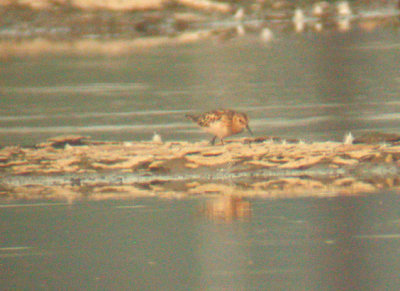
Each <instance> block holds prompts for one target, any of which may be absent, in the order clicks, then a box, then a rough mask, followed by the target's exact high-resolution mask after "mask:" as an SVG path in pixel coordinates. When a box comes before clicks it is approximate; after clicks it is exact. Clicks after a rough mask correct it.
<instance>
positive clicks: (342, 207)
mask: <svg viewBox="0 0 400 291" xmlns="http://www.w3.org/2000/svg"><path fill="white" fill-rule="evenodd" d="M212 200H213V198H208V199H203V198H202V199H200V198H196V199H185V200H163V199H157V198H148V199H136V200H132V201H101V202H78V203H76V204H72V205H68V204H63V203H60V202H53V201H31V202H29V204H27V203H25V204H24V203H23V204H20V203H17V204H15V203H13V204H10V203H5V202H4V201H3V202H2V203H1V204H0V208H1V211H0V229H1V232H2V233H1V237H0V284H1V286H2V287H1V289H2V290H28V289H29V290H39V289H40V290H56V289H57V290H60V289H61V290H398V286H399V284H400V277H399V276H398V274H399V272H400V248H399V239H400V210H399V209H400V200H399V198H398V196H397V195H383V194H382V195H379V196H369V197H368V198H367V197H365V198H335V199H297V200H296V199H294V200H256V199H253V200H248V201H247V202H248V203H249V205H250V206H249V207H250V209H251V215H250V216H247V217H245V218H238V219H232V220H226V219H223V217H220V218H218V219H217V218H216V219H212V218H211V217H210V216H208V217H206V216H205V215H204V212H203V211H202V209H203V208H204V205H205V203H210V201H211V202H212Z"/></svg>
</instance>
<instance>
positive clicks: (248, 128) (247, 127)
mask: <svg viewBox="0 0 400 291" xmlns="http://www.w3.org/2000/svg"><path fill="white" fill-rule="evenodd" d="M246 129H247V130H248V131H249V132H250V134H251V135H252V136H254V134H253V132H252V131H251V129H250V127H249V126H248V125H246Z"/></svg>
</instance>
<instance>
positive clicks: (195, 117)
mask: <svg viewBox="0 0 400 291" xmlns="http://www.w3.org/2000/svg"><path fill="white" fill-rule="evenodd" d="M185 117H186V118H189V119H190V120H192V121H194V122H196V121H197V119H199V116H198V115H193V114H185Z"/></svg>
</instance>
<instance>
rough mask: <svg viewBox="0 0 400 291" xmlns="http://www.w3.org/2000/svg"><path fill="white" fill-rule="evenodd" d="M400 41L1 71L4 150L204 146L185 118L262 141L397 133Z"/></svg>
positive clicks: (235, 47) (181, 52)
mask: <svg viewBox="0 0 400 291" xmlns="http://www.w3.org/2000/svg"><path fill="white" fill-rule="evenodd" d="M399 42H400V33H399V31H397V30H396V29H395V28H394V29H388V28H386V29H377V30H375V31H372V32H365V31H361V30H359V29H357V28H355V29H353V30H351V31H349V32H335V31H327V32H322V33H319V34H316V33H312V32H308V33H303V34H298V35H297V34H289V35H286V34H284V33H280V34H279V35H277V36H276V38H275V41H273V42H271V43H263V42H262V41H260V40H259V38H258V37H255V36H244V37H241V38H236V39H232V40H230V41H225V42H224V41H206V42H205V43H204V42H202V43H197V44H191V45H185V46H175V47H174V46H172V47H162V48H154V49H151V50H148V51H146V52H137V53H132V55H129V56H123V57H88V56H63V55H57V56H41V57H30V58H29V57H26V58H17V57H13V58H8V59H1V61H0V62H1V63H0V66H1V68H2V69H1V70H0V85H1V88H0V93H1V94H0V145H7V144H16V143H21V144H25V145H32V144H34V143H37V142H40V141H43V140H44V139H45V138H48V137H52V136H56V135H61V134H83V135H89V136H92V137H93V138H95V139H101V140H124V141H129V140H149V139H151V137H152V135H153V133H154V132H158V133H160V134H161V135H162V137H163V138H164V139H165V140H175V139H178V140H192V141H193V140H201V139H205V138H207V139H208V138H209V137H208V136H206V135H204V134H202V133H201V132H200V131H199V130H198V129H197V128H196V127H195V126H194V125H192V124H191V123H190V122H189V121H188V120H186V119H185V118H184V115H185V113H187V112H190V111H203V110H211V109H215V108H219V107H228V108H234V109H238V110H242V111H245V112H247V113H248V114H249V116H250V118H251V126H252V127H253V131H254V132H255V134H256V135H257V136H265V135H268V136H270V135H272V136H281V137H284V138H301V139H305V140H342V139H343V136H344V135H345V134H346V133H347V132H348V131H351V132H352V133H353V134H356V135H358V134H360V133H362V132H364V131H366V130H380V131H387V132H399V131H400V120H399V119H400V115H399V114H398V112H399V110H400V98H399V89H400V71H399V65H400V64H399V62H400V61H399V60H400V59H399V57H398V56H399V54H398V52H399V49H398V47H399V46H398V44H399Z"/></svg>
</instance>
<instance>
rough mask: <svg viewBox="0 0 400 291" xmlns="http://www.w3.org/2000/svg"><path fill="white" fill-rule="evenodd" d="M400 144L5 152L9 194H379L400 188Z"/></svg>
mask: <svg viewBox="0 0 400 291" xmlns="http://www.w3.org/2000/svg"><path fill="white" fill-rule="evenodd" d="M399 159H400V146H399V145H396V144H372V145H371V144H356V145H353V144H351V145H345V144H343V143H338V142H322V143H299V142H295V143H286V142H281V141H272V140H271V139H268V138H257V139H255V140H251V139H236V140H231V141H228V142H227V144H226V145H224V146H222V145H217V146H210V145H209V144H208V143H207V142H206V141H203V142H196V143H189V142H165V143H154V142H124V143H122V142H121V143H120V142H96V141H90V139H87V138H84V137H80V136H70V137H60V138H55V139H52V140H49V141H48V142H45V143H42V144H39V145H37V146H35V147H20V146H11V147H4V148H2V149H1V150H0V174H1V176H2V182H1V184H0V195H1V196H3V197H4V198H6V197H8V198H11V199H14V198H63V199H79V198H82V197H86V198H87V197H89V198H90V199H106V198H110V197H113V198H129V197H137V196H154V195H157V196H163V197H181V196H187V195H209V194H227V195H235V196H262V197H277V198H279V197H297V196H332V195H354V194H363V193H375V192H379V191H381V190H397V189H398V187H399V181H400V179H399V175H398V174H399Z"/></svg>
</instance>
